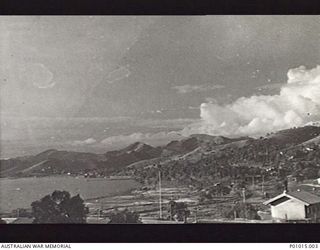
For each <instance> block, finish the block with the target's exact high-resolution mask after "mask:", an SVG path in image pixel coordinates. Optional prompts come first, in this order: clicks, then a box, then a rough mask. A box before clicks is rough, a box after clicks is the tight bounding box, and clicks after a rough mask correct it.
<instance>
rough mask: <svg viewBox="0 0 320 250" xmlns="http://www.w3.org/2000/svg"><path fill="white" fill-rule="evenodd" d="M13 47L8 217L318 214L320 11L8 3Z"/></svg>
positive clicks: (0, 167) (10, 220)
mask: <svg viewBox="0 0 320 250" xmlns="http://www.w3.org/2000/svg"><path fill="white" fill-rule="evenodd" d="M0 58H1V59H0V70H1V71H0V77H1V78H0V88H1V91H0V123H1V126H0V158H1V159H0V223H1V224H217V223H218V224H230V223H231V224H246V225H247V224H261V227H263V226H264V225H263V224H284V223H286V224H288V223H289V224H292V223H295V224H302V223H303V224H306V223H319V222H320V16H313V15H309V16H306V15H295V16H290V15H288V16H286V15H237V16H236V15H200V16H188V15H185V16H147V15H142V16H141V15H140V16H138V15H123V16H115V15H114V16H89V15H83V16H64V15H60V16H32V15H29V16H0ZM142 227H143V225H142Z"/></svg>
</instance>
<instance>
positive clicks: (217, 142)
mask: <svg viewBox="0 0 320 250" xmlns="http://www.w3.org/2000/svg"><path fill="white" fill-rule="evenodd" d="M319 135H320V127H317V126H305V127H299V128H292V129H286V130H281V131H278V132H275V133H270V134H268V135H266V136H265V137H260V138H256V139H254V138H249V137H241V138H234V139H230V138H226V137H221V136H209V135H191V136H190V137H188V138H186V139H183V140H180V141H172V142H170V143H169V144H167V145H165V146H164V147H163V150H164V151H167V152H169V151H170V152H171V154H167V155H166V156H165V157H164V154H163V153H162V158H157V159H156V160H152V161H148V160H145V161H143V162H136V163H132V164H131V165H130V166H129V167H127V168H125V173H127V174H132V175H134V176H136V177H137V179H139V180H140V181H142V182H146V183H149V184H150V183H152V182H153V181H154V180H157V174H158V170H157V169H161V172H162V174H163V179H164V180H170V181H172V180H174V181H178V182H182V183H184V184H188V185H196V186H202V185H210V183H211V184H212V182H213V181H214V180H215V181H219V180H220V179H221V178H224V177H229V178H231V177H232V178H233V179H234V178H240V177H241V176H242V177H241V178H243V177H244V176H246V175H247V176H252V175H261V174H263V175H265V176H266V177H267V176H269V177H270V178H275V176H277V177H278V178H284V177H283V176H286V175H290V174H292V173H294V174H297V173H299V171H302V169H301V168H299V169H296V167H295V166H298V165H300V166H301V164H300V163H301V162H303V164H304V165H303V166H304V168H305V169H304V170H303V171H302V172H301V174H302V175H305V173H307V175H306V176H309V177H312V176H317V173H318V171H319V169H320V144H318V145H319V146H318V147H313V148H312V149H310V148H308V147H305V146H304V143H305V142H319V141H320V139H319V138H320V137H319ZM297 163H298V164H297ZM155 166H156V168H155Z"/></svg>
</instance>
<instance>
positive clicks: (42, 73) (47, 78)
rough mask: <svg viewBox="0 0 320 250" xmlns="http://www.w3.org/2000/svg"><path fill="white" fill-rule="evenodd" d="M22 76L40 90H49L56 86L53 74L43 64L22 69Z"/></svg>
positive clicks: (35, 64)
mask: <svg viewBox="0 0 320 250" xmlns="http://www.w3.org/2000/svg"><path fill="white" fill-rule="evenodd" d="M22 72H23V74H22V76H23V78H24V79H25V80H27V81H30V82H31V83H32V84H33V85H34V86H35V87H37V88H39V89H48V88H52V87H54V86H55V85H56V82H54V81H53V73H52V72H51V71H50V70H49V69H48V68H47V67H46V66H45V65H44V64H42V63H34V64H31V65H29V66H27V67H25V68H23V69H22Z"/></svg>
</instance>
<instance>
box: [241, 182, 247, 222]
mask: <svg viewBox="0 0 320 250" xmlns="http://www.w3.org/2000/svg"><path fill="white" fill-rule="evenodd" d="M242 195H243V205H244V217H245V219H247V208H246V189H245V188H242Z"/></svg>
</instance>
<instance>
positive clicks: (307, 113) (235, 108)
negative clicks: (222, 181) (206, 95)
mask: <svg viewBox="0 0 320 250" xmlns="http://www.w3.org/2000/svg"><path fill="white" fill-rule="evenodd" d="M287 76H288V81H287V84H285V85H283V86H282V87H281V90H280V93H279V94H278V95H254V96H251V97H249V98H246V97H241V98H239V99H238V100H236V101H235V102H233V103H231V104H228V105H218V104H215V103H202V104H201V106H200V116H201V121H200V122H199V123H196V124H193V125H191V126H188V127H187V128H185V129H184V130H183V133H184V134H191V133H196V132H198V133H207V134H212V135H217V134H220V135H229V136H236V135H261V134H265V133H267V132H270V131H275V130H279V129H285V128H290V127H294V126H302V125H304V124H306V123H308V122H311V121H318V120H319V119H320V66H317V67H316V68H313V69H310V70H308V69H306V68H305V67H304V66H300V67H298V68H294V69H290V70H289V71H288V74H287Z"/></svg>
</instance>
